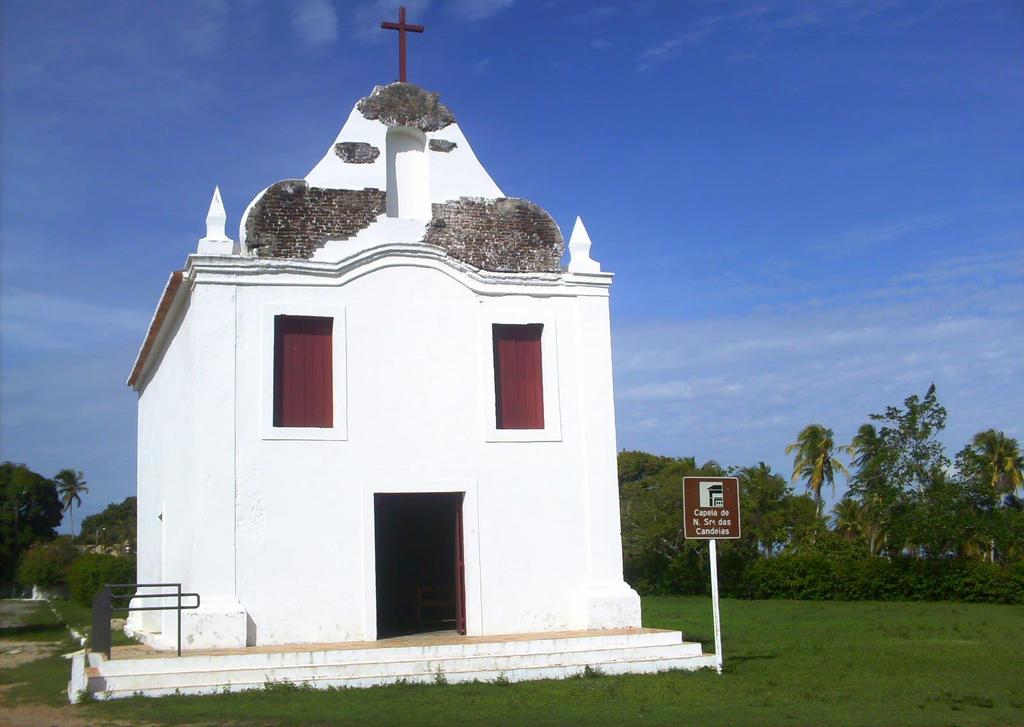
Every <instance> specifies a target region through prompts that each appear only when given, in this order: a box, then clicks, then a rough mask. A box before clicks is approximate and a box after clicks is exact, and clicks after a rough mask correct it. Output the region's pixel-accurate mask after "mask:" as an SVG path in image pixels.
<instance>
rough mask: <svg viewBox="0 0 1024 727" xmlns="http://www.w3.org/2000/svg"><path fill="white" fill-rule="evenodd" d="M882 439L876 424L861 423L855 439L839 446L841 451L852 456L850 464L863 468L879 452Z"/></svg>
mask: <svg viewBox="0 0 1024 727" xmlns="http://www.w3.org/2000/svg"><path fill="white" fill-rule="evenodd" d="M880 447H881V441H880V440H879V438H878V430H877V429H875V425H874V424H861V425H860V428H859V429H858V430H857V433H856V434H855V435H854V437H853V440H852V441H851V442H850V443H849V444H844V445H843V446H841V447H839V448H838V449H839V451H840V452H843V453H844V454H847V455H849V456H850V464H851V465H853V466H854V467H856V468H857V469H861V468H862V467H864V465H866V464H867V463H868V462H870V461H871V460H872V459H873V458H874V456H875V455H876V454H877V453H878V450H879V448H880Z"/></svg>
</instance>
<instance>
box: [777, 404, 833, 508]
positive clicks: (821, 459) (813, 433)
mask: <svg viewBox="0 0 1024 727" xmlns="http://www.w3.org/2000/svg"><path fill="white" fill-rule="evenodd" d="M834 451H835V443H834V441H833V435H832V430H831V429H826V428H825V427H823V426H822V425H821V424H808V425H807V426H806V427H804V428H803V429H802V430H801V431H800V434H798V435H797V438H796V441H795V442H794V443H793V444H791V445H789V446H788V447H786V454H793V453H794V452H795V453H796V454H795V456H794V457H793V476H792V479H793V481H796V480H798V479H803V480H804V481H805V483H806V485H807V489H808V490H809V491H810V492H812V493H813V494H814V501H815V502H816V503H817V506H818V515H819V516H820V515H821V508H822V501H821V487H822V485H825V484H828V485H831V486H832V491H833V492H835V488H836V483H835V473H836V472H841V473H843V474H844V475H847V476H849V473H848V472H847V471H846V467H844V466H843V463H842V462H840V461H839V460H838V459H836V458H835V457H833V456H832V454H833V452H834Z"/></svg>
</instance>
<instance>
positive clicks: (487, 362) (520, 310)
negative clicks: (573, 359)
mask: <svg viewBox="0 0 1024 727" xmlns="http://www.w3.org/2000/svg"><path fill="white" fill-rule="evenodd" d="M495 324H497V325H529V324H538V325H541V326H543V329H542V331H541V337H540V357H541V359H540V365H541V377H542V379H543V401H544V428H543V429H498V426H497V425H498V421H497V392H496V391H495V385H494V384H495V371H494V364H495V361H494V325H495ZM478 331H479V334H478V336H479V339H480V347H479V349H478V350H479V352H480V353H479V359H480V402H481V412H480V414H481V419H482V426H483V433H484V441H485V442H560V441H561V440H562V416H561V397H560V392H559V379H558V329H557V325H556V318H555V315H554V314H553V313H551V312H550V310H547V311H544V310H540V309H539V307H534V306H531V305H525V306H523V305H507V304H506V305H486V304H485V305H483V306H482V310H481V314H480V324H479V327H478Z"/></svg>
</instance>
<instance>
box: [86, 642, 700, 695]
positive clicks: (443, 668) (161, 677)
mask: <svg viewBox="0 0 1024 727" xmlns="http://www.w3.org/2000/svg"><path fill="white" fill-rule="evenodd" d="M699 655H700V651H699V648H698V649H696V650H694V649H692V648H686V647H685V646H683V645H675V646H647V647H638V648H624V649H603V650H586V651H569V652H565V651H563V652H551V653H531V654H516V655H506V656H468V657H454V658H445V659H437V658H418V659H403V660H397V661H396V660H379V661H372V662H355V663H352V662H334V663H317V664H303V665H291V666H286V667H268V666H265V665H264V666H260V665H252V666H249V667H247V668H237V667H236V668H223V669H215V668H214V669H207V670H202V671H197V670H190V671H184V672H160V673H152V672H145V671H141V669H144V668H145V665H144V664H139V667H140V671H138V672H136V673H133V674H122V675H119V676H110V675H108V674H107V673H106V670H105V669H103V668H102V667H101V668H100V669H99V673H100V676H99V678H97V679H96V681H95V684H93V680H90V691H110V692H127V693H129V694H130V693H132V692H135V691H138V690H145V689H147V688H148V687H150V686H154V685H156V684H159V685H161V686H164V687H167V688H170V689H174V688H180V689H183V690H184V689H187V688H190V687H200V686H205V685H209V684H211V683H220V684H223V683H230V684H244V685H246V687H247V688H252V687H261V686H263V685H264V684H266V683H267V682H292V683H296V684H304V683H309V682H321V681H325V680H327V681H330V680H353V679H372V680H378V679H380V678H382V677H390V678H391V679H392V680H396V679H402V678H405V679H415V678H418V677H423V676H427V677H430V678H431V679H433V678H436V675H437V674H438V673H443V674H449V673H451V674H462V673H485V672H486V673H492V672H493V673H503V672H515V671H518V670H523V669H526V670H530V669H542V668H551V667H580V668H583V667H586V666H597V665H611V664H617V663H619V662H641V661H657V660H665V659H680V658H690V657H694V656H699ZM140 661H141V660H140ZM93 687H95V688H93Z"/></svg>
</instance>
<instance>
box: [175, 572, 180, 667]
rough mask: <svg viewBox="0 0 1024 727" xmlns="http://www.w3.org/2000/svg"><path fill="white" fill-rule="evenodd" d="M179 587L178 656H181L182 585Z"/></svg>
mask: <svg viewBox="0 0 1024 727" xmlns="http://www.w3.org/2000/svg"><path fill="white" fill-rule="evenodd" d="M176 585H177V586H178V656H181V584H180V583H178V584H176Z"/></svg>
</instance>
